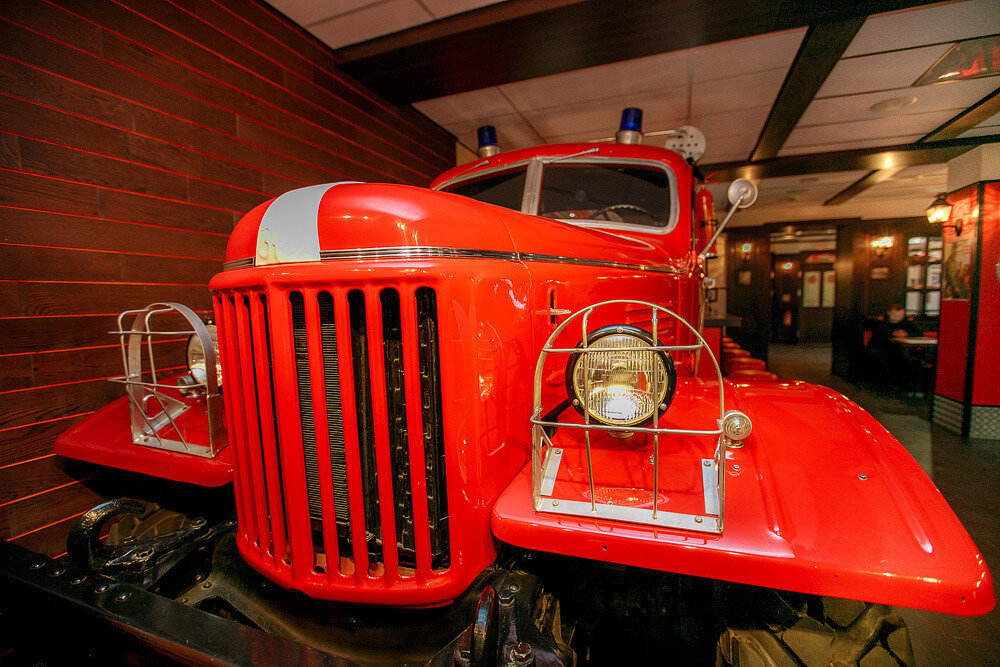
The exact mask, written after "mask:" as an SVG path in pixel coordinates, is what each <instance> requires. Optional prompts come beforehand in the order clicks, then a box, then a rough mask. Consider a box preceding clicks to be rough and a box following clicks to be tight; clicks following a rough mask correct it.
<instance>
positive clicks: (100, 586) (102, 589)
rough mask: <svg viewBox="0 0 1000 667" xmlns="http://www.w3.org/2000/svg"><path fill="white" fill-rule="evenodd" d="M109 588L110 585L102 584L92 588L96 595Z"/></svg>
mask: <svg viewBox="0 0 1000 667" xmlns="http://www.w3.org/2000/svg"><path fill="white" fill-rule="evenodd" d="M109 588H111V586H110V584H106V583H104V584H98V585H97V587H96V588H94V590H95V591H97V592H98V593H103V592H104V591H106V590H108V589H109Z"/></svg>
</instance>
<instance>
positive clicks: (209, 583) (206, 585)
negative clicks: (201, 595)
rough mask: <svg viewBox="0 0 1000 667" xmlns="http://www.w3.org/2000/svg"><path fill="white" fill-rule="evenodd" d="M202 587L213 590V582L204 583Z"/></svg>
mask: <svg viewBox="0 0 1000 667" xmlns="http://www.w3.org/2000/svg"><path fill="white" fill-rule="evenodd" d="M201 587H202V588H211V587H212V582H211V581H206V582H205V583H203V584H202V585H201Z"/></svg>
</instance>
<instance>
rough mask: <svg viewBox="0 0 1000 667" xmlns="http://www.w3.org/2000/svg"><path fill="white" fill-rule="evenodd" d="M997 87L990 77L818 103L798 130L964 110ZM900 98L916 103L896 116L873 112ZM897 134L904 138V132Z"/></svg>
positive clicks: (812, 104) (807, 110)
mask: <svg viewBox="0 0 1000 667" xmlns="http://www.w3.org/2000/svg"><path fill="white" fill-rule="evenodd" d="M998 86H1000V78H997V77H990V78H985V79H971V80H968V81H954V82H951V83H941V84H936V85H933V86H920V87H917V88H904V89H901V90H892V91H886V92H881V93H864V94H861V95H848V96H845V97H828V98H824V99H816V100H813V101H812V103H811V104H810V105H809V108H807V109H806V112H805V113H804V114H802V118H801V119H800V120H799V124H798V127H805V126H809V125H822V124H825V123H837V122H844V121H853V120H871V121H877V120H880V119H886V118H890V119H891V118H903V117H904V116H906V115H913V114H919V113H923V112H928V111H940V110H943V109H965V108H967V107H970V106H972V105H973V104H975V103H976V102H978V101H979V100H981V99H982V98H983V97H985V96H986V95H987V94H989V93H991V92H993V90H995V89H996V88H997V87H998ZM897 97H915V98H917V101H916V102H914V103H913V104H911V105H909V106H907V107H905V108H904V109H902V110H901V111H899V112H896V113H878V112H875V111H872V110H871V107H872V106H873V105H874V104H877V103H879V102H884V101H886V100H890V99H893V98H897ZM898 134H902V132H900V133H898Z"/></svg>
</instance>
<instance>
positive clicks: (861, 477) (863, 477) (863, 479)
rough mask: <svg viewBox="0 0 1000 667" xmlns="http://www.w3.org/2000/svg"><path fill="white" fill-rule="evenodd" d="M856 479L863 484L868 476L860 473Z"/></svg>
mask: <svg viewBox="0 0 1000 667" xmlns="http://www.w3.org/2000/svg"><path fill="white" fill-rule="evenodd" d="M858 479H860V480H861V481H862V482H863V481H865V480H866V479H868V475H866V474H864V473H861V474H860V475H858Z"/></svg>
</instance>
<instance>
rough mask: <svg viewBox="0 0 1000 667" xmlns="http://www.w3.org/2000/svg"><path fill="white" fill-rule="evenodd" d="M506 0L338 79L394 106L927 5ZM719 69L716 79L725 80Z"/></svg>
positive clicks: (363, 55) (395, 42)
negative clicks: (347, 78)
mask: <svg viewBox="0 0 1000 667" xmlns="http://www.w3.org/2000/svg"><path fill="white" fill-rule="evenodd" d="M529 3H533V0H512V1H511V2H502V3H497V4H493V5H489V6H486V7H483V8H481V9H478V10H473V11H471V12H466V13H463V14H458V15H456V16H453V17H450V18H446V19H442V20H440V21H435V22H433V23H431V24H428V25H425V26H417V27H416V28H411V29H409V30H405V31H401V32H399V33H395V34H393V35H388V36H386V37H378V38H375V39H373V40H369V41H368V42H364V43H361V44H358V45H355V46H349V47H345V48H343V49H340V50H339V51H335V52H334V57H335V58H337V60H338V62H339V67H340V69H342V70H343V71H344V72H346V73H347V74H349V75H351V76H353V77H354V78H356V79H358V80H359V81H360V82H362V83H363V84H365V85H366V86H368V87H369V88H371V89H372V90H374V91H375V92H377V93H379V94H381V95H382V96H383V97H386V98H387V99H389V100H391V101H392V102H394V103H396V104H406V103H413V102H419V101H421V100H426V99H432V98H436V97H443V96H445V95H454V94H456V93H463V92H467V91H470V90H477V89H480V88H487V87H490V86H498V85H502V84H506V83H513V82H515V81H523V80H525V79H532V78H536V77H540V76H547V75H550V74H558V73H561V72H568V71H572V70H577V69H582V68H585V67H593V66H597V65H605V64H608V63H613V62H618V61H622V60H628V59H631V58H639V57H643V56H651V55H656V54H658V53H665V52H668V51H676V50H680V49H688V48H692V47H695V46H702V45H705V44H713V43H716V42H723V41H727V40H732V39H740V38H744V37H752V36H755V35H762V34H766V33H770V32H775V31H779V30H786V29H790V28H802V27H807V26H814V25H821V24H829V23H836V22H839V21H845V20H849V19H855V18H858V17H864V16H867V15H869V14H874V13H879V12H885V11H891V10H896V9H905V8H908V7H915V6H919V5H925V4H930V2H929V0H842V1H840V2H816V1H815V0H783V1H782V2H781V3H778V4H775V3H768V2H760V1H759V0H730V1H728V2H725V3H720V2H718V1H717V0H684V1H681V0H644V1H643V2H635V0H583V1H580V2H569V1H568V0H562V1H560V0H542V3H541V5H540V7H539V9H540V10H539V11H532V10H531V7H530V6H529ZM724 74H725V72H720V75H724Z"/></svg>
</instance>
